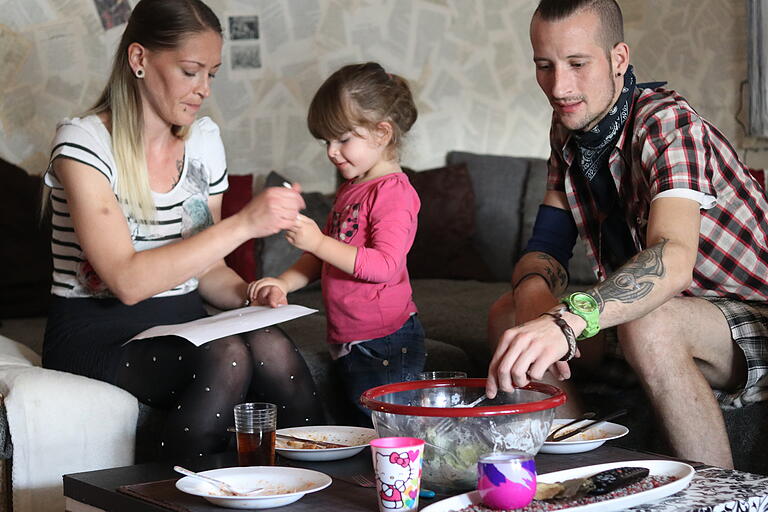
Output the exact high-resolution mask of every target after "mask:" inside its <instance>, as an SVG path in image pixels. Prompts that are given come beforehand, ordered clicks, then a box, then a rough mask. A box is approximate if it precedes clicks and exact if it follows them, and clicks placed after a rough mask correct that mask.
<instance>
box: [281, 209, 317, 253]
mask: <svg viewBox="0 0 768 512" xmlns="http://www.w3.org/2000/svg"><path fill="white" fill-rule="evenodd" d="M324 237H325V235H323V232H322V231H320V228H319V227H317V224H316V223H315V221H313V220H312V219H310V218H309V217H307V216H305V215H301V214H299V215H298V216H297V217H296V222H294V223H293V226H291V227H290V228H288V230H287V232H286V233H285V238H286V239H287V240H288V241H289V242H290V243H291V244H292V245H293V246H295V247H296V248H298V249H301V250H302V251H307V252H311V253H313V254H315V253H316V252H317V249H318V247H320V244H322V242H323V238H324Z"/></svg>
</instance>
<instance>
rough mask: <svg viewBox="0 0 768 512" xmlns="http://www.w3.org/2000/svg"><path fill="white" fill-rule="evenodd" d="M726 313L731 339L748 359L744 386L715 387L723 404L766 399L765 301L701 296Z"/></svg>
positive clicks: (740, 404)
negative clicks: (730, 387)
mask: <svg viewBox="0 0 768 512" xmlns="http://www.w3.org/2000/svg"><path fill="white" fill-rule="evenodd" d="M702 298H704V299H706V300H708V301H709V302H711V303H712V304H714V305H715V306H717V307H718V308H720V311H722V312H723V315H725V319H726V321H727V322H728V326H729V327H730V328H731V338H733V341H735V342H736V344H737V345H738V346H739V347H741V350H742V351H743V352H744V357H745V358H746V361H747V381H746V383H745V384H744V387H743V388H741V389H739V390H736V391H732V392H728V391H721V390H717V389H716V390H714V392H715V396H716V397H717V400H718V402H720V405H721V406H723V407H743V406H745V405H749V404H752V403H755V402H762V401H763V400H768V302H758V301H739V300H734V299H726V298H722V297H702Z"/></svg>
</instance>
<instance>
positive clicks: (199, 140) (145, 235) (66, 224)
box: [45, 115, 228, 297]
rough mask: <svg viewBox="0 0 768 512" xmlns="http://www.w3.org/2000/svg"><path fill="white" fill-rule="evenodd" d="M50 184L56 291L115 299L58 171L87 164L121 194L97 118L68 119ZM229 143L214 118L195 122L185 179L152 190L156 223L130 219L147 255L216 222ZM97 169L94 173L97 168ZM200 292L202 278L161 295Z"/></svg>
mask: <svg viewBox="0 0 768 512" xmlns="http://www.w3.org/2000/svg"><path fill="white" fill-rule="evenodd" d="M52 147H53V149H52V150H51V159H50V163H49V164H48V170H47V171H46V173H45V184H46V185H47V186H49V187H51V196H50V200H51V210H52V214H53V216H52V224H53V233H52V239H51V247H52V252H53V285H52V287H51V293H53V294H54V295H59V296H62V297H111V296H112V294H111V293H110V291H109V290H108V289H107V287H106V285H105V284H104V283H103V282H102V281H101V279H100V278H99V276H98V275H97V274H96V272H95V271H94V270H93V267H92V266H91V264H90V263H89V262H88V257H87V255H86V254H85V253H84V252H83V248H82V246H81V245H80V242H79V240H78V238H77V233H75V230H74V227H73V224H72V219H71V217H70V214H69V205H68V203H67V191H66V190H64V188H63V187H62V185H61V183H60V182H59V180H58V179H57V178H56V175H55V172H54V170H53V162H54V161H55V160H56V159H57V158H70V159H72V160H76V161H78V162H81V163H83V164H85V165H86V166H87V167H88V168H89V169H88V170H84V172H99V173H101V174H102V175H103V176H104V178H106V179H107V180H108V181H109V184H110V186H111V187H112V190H113V191H115V197H117V199H118V201H119V199H120V198H119V197H118V196H117V180H118V174H117V172H116V170H115V158H114V155H113V153H112V137H111V135H110V133H109V131H108V130H107V129H106V127H105V126H104V124H103V123H102V122H101V120H100V119H99V118H98V117H97V116H93V115H92V116H88V117H84V118H72V119H65V120H64V121H62V122H61V123H59V125H58V127H57V130H56V136H55V137H54V140H53V144H52ZM226 167H227V166H226V159H225V156H224V145H223V144H222V141H221V136H220V134H219V127H218V126H217V125H216V123H214V122H213V121H212V120H211V119H210V118H208V117H203V118H201V119H198V120H197V121H195V122H194V123H193V124H192V126H191V130H190V134H189V137H188V138H187V140H186V141H185V145H184V165H183V168H182V174H181V178H180V179H179V182H178V183H177V184H176V185H175V186H174V187H173V189H172V190H171V191H169V192H166V193H162V194H161V193H156V192H152V197H153V199H154V201H155V222H154V223H146V222H138V221H136V219H134V218H133V217H130V216H127V217H126V222H127V223H128V226H129V229H130V233H131V240H132V242H133V246H134V248H135V249H136V250H137V251H145V250H147V249H153V248H156V247H160V246H163V245H165V244H169V243H173V242H174V241H176V240H179V239H182V238H187V237H190V236H192V235H194V234H195V233H197V232H199V231H201V230H203V229H205V228H206V227H207V226H209V225H211V224H212V223H213V218H212V216H211V213H210V211H209V209H208V197H209V196H211V195H215V194H221V193H223V192H224V191H225V190H227V186H228V182H227V169H226ZM91 169H92V170H93V171H92V170H91ZM195 288H197V279H196V278H192V279H189V280H188V281H186V282H184V283H179V284H178V285H177V286H175V287H174V288H172V289H170V290H167V291H165V292H162V293H159V294H157V295H156V297H163V296H169V295H181V294H184V293H188V292H190V291H192V290H194V289H195Z"/></svg>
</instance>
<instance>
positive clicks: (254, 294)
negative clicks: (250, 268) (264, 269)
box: [247, 277, 288, 308]
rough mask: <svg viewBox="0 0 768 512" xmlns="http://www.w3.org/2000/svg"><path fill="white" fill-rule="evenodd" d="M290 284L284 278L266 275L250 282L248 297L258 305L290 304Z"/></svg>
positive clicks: (278, 305)
mask: <svg viewBox="0 0 768 512" xmlns="http://www.w3.org/2000/svg"><path fill="white" fill-rule="evenodd" d="M287 290H288V285H287V284H286V283H285V281H283V280H282V279H278V278H276V277H265V278H264V279H259V280H258V281H253V282H251V283H249V284H248V292H247V296H248V299H249V300H250V301H251V304H253V305H257V306H269V307H271V308H277V307H280V306H285V305H286V304H288V291H287Z"/></svg>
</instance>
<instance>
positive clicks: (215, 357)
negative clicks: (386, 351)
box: [43, 0, 322, 458]
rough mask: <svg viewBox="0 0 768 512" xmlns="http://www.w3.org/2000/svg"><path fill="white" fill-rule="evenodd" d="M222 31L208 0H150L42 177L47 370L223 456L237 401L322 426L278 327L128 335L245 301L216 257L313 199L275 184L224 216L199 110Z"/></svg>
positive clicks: (166, 446) (214, 155)
mask: <svg viewBox="0 0 768 512" xmlns="http://www.w3.org/2000/svg"><path fill="white" fill-rule="evenodd" d="M221 48H222V38H221V27H220V25H219V21H218V19H217V18H216V16H215V14H214V13H213V12H212V11H211V10H210V8H208V7H207V6H206V5H205V4H204V3H202V2H201V1H200V0H141V1H140V2H139V3H138V4H137V5H136V7H135V9H134V11H133V13H132V14H131V18H130V20H129V21H128V26H127V27H126V29H125V33H124V34H123V37H122V39H121V42H120V45H119V47H118V49H117V52H116V55H115V60H114V64H113V67H112V72H111V76H110V78H109V82H108V84H107V86H106V88H105V90H104V92H103V93H102V95H101V98H100V99H99V101H98V102H97V103H96V105H95V106H94V107H93V108H92V109H91V111H89V112H88V113H86V114H85V115H84V116H83V117H81V118H73V119H67V120H64V121H63V122H62V123H60V124H59V126H58V129H57V133H56V137H55V139H54V143H53V150H52V153H51V161H50V164H49V167H48V170H47V172H46V175H45V181H46V184H47V185H48V186H50V187H51V189H52V190H51V196H50V197H51V209H52V212H53V225H54V228H53V237H52V238H53V239H52V247H53V260H54V274H53V281H54V282H53V287H52V293H53V301H52V306H51V311H50V314H49V319H48V325H47V329H46V335H45V343H44V348H43V364H44V366H46V367H48V368H54V369H58V370H63V371H68V372H73V373H78V374H81V375H85V376H88V377H92V378H96V379H100V380H103V381H106V382H110V383H113V384H115V385H117V386H120V387H122V388H124V389H126V390H127V391H129V392H131V393H132V394H134V395H135V396H136V397H137V398H138V399H139V400H140V401H142V402H144V403H146V404H149V405H152V406H158V407H162V408H167V409H169V415H168V419H167V423H166V425H165V427H164V431H163V434H162V437H161V439H160V440H159V442H158V450H159V452H158V455H159V457H160V458H169V457H177V456H185V455H190V454H194V455H198V454H205V453H211V452H216V451H222V450H223V449H224V448H225V447H226V443H227V441H228V435H227V431H226V429H227V427H229V426H230V425H231V424H232V408H233V406H234V405H235V404H237V403H239V402H243V401H245V400H248V399H255V400H264V401H269V402H273V403H276V404H277V405H278V411H279V412H278V421H279V423H280V425H281V426H287V425H296V424H312V423H315V424H316V423H318V421H319V420H321V419H322V412H321V410H320V409H319V406H318V404H317V400H316V399H315V391H314V383H313V381H312V378H311V376H310V374H309V370H308V368H307V366H306V364H305V362H304V360H303V359H302V358H301V356H300V355H299V353H298V350H297V349H296V348H295V346H294V345H293V343H292V342H291V341H290V340H289V339H288V338H287V337H286V336H285V335H284V334H283V333H282V332H280V331H279V330H278V329H275V328H271V329H264V330H260V331H254V332H249V333H244V334H241V335H235V336H228V337H225V338H222V339H218V340H214V341H211V342H209V343H207V344H205V345H203V346H202V347H200V348H196V347H195V346H194V345H192V344H191V343H189V342H187V341H185V340H183V339H181V338H178V337H174V336H166V337H161V338H153V339H148V340H140V341H134V342H131V343H129V344H127V345H125V346H123V344H124V343H125V342H126V341H127V340H129V339H130V338H131V337H133V336H134V335H135V334H137V333H139V332H141V331H143V330H145V329H147V328H149V327H152V326H154V325H160V324H175V323H181V322H186V321H190V320H194V319H197V318H200V317H203V316H206V312H205V309H204V307H203V303H204V302H207V303H209V304H211V305H213V306H215V307H217V308H220V309H232V308H237V307H241V306H243V304H244V301H245V298H246V291H247V283H245V282H244V281H243V280H242V279H240V278H239V277H238V276H237V274H236V273H235V272H233V271H232V270H231V269H229V268H228V267H227V266H225V264H224V261H223V258H224V256H225V255H226V254H228V253H229V252H230V251H232V250H233V249H235V248H236V247H238V246H239V245H240V244H241V243H243V242H244V241H246V240H249V239H251V238H254V237H263V236H267V235H270V234H272V233H276V232H278V231H280V230H281V229H285V228H288V227H290V226H291V225H292V224H293V222H294V220H295V219H296V216H297V215H298V211H299V210H300V209H301V208H302V207H303V206H304V203H303V201H302V199H301V196H300V194H299V193H298V191H297V190H292V189H287V188H283V187H274V188H269V189H267V190H265V191H264V192H263V193H261V194H260V195H258V196H257V197H255V198H254V199H253V200H252V201H251V202H250V203H249V204H248V205H247V206H245V207H244V208H243V209H242V210H241V211H240V212H239V213H237V214H236V215H233V216H231V217H228V218H227V219H224V220H222V219H221V197H222V196H221V194H222V193H223V192H224V191H225V190H226V188H227V173H226V163H225V158H224V147H223V145H222V142H221V138H220V136H219V130H218V127H217V126H216V124H215V123H214V122H213V121H211V120H210V119H209V118H207V117H204V118H201V119H196V117H195V116H196V113H197V111H198V110H199V108H200V105H201V104H202V102H203V101H204V100H205V98H207V97H208V96H209V94H210V87H211V81H212V80H213V77H214V76H215V74H216V71H217V70H218V69H219V66H220V65H221Z"/></svg>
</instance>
